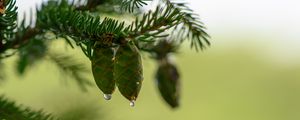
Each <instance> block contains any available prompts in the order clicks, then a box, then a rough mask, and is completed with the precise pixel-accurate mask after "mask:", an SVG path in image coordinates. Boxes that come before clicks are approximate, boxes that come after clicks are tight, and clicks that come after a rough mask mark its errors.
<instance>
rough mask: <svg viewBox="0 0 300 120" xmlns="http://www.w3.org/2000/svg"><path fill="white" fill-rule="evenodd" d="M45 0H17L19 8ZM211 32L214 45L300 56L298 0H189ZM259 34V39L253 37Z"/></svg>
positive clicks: (286, 57) (288, 58)
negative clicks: (251, 45)
mask: <svg viewBox="0 0 300 120" xmlns="http://www.w3.org/2000/svg"><path fill="white" fill-rule="evenodd" d="M41 2H42V0H17V4H18V6H19V10H20V11H24V10H26V9H27V10H28V8H29V7H35V4H40V3H41ZM187 2H188V3H190V6H191V8H192V9H193V10H195V12H196V13H198V14H199V15H200V18H201V20H202V21H203V22H204V23H205V26H206V27H207V28H208V30H207V31H208V33H209V34H210V35H211V36H212V44H213V45H215V46H218V45H220V46H227V47H228V46H232V45H233V46H239V45H243V44H249V42H250V43H251V42H252V41H255V43H258V44H256V45H257V46H259V47H261V48H264V50H263V51H262V52H261V53H262V54H263V56H265V54H267V55H269V56H275V57H276V58H275V59H277V60H280V59H282V60H285V61H286V62H290V61H293V60H294V61H295V62H297V61H298V60H299V58H300V54H299V52H298V51H300V40H299V39H300V23H298V22H299V21H300V7H299V5H300V1H299V0H187ZM251 38H257V39H251Z"/></svg>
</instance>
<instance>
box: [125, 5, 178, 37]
mask: <svg viewBox="0 0 300 120" xmlns="http://www.w3.org/2000/svg"><path fill="white" fill-rule="evenodd" d="M178 13H179V11H178V10H173V9H172V8H171V7H169V6H167V7H165V8H163V7H160V6H157V7H156V9H155V10H154V12H153V11H149V12H148V13H146V14H144V15H143V17H142V18H141V19H139V18H136V20H135V21H134V22H133V23H132V24H131V26H130V31H131V32H130V33H129V36H128V37H129V38H132V39H137V40H141V41H153V40H154V38H161V37H166V36H168V34H167V33H165V31H166V30H168V29H170V28H171V27H173V26H175V25H177V24H178V20H180V19H181V16H179V15H178ZM162 33H164V35H162Z"/></svg>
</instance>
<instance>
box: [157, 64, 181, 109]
mask: <svg viewBox="0 0 300 120" xmlns="http://www.w3.org/2000/svg"><path fill="white" fill-rule="evenodd" d="M155 77H156V82H157V87H158V89H159V92H160V94H161V96H162V97H163V99H164V100H165V101H166V102H167V103H168V104H169V105H170V106H171V107H172V108H176V107H178V106H179V97H180V82H179V73H178V70H177V68H176V67H175V66H174V65H173V64H171V63H169V62H168V61H163V62H162V63H160V65H159V68H158V70H157V72H156V76H155Z"/></svg>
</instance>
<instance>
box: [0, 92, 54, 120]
mask: <svg viewBox="0 0 300 120" xmlns="http://www.w3.org/2000/svg"><path fill="white" fill-rule="evenodd" d="M0 119H1V120H57V119H56V118H54V117H53V116H52V115H50V114H47V113H45V112H43V111H41V110H40V111H34V110H31V109H30V108H28V107H24V106H20V105H16V103H15V102H13V101H11V100H8V99H6V98H5V97H4V96H3V95H2V96H0Z"/></svg>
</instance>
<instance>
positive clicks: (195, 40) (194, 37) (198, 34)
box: [164, 0, 210, 51]
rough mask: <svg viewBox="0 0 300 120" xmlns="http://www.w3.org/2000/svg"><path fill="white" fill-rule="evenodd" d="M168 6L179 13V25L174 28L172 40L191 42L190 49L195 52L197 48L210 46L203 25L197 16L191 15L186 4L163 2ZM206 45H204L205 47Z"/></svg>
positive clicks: (168, 0)
mask: <svg viewBox="0 0 300 120" xmlns="http://www.w3.org/2000/svg"><path fill="white" fill-rule="evenodd" d="M164 1H165V3H166V4H167V5H168V6H171V7H172V8H174V9H176V10H178V11H180V12H179V14H180V15H181V16H182V17H181V20H180V21H181V24H178V25H177V26H176V27H175V32H173V36H174V37H173V38H174V39H177V40H179V41H184V40H185V39H189V40H190V41H191V48H195V49H196V50H197V51H198V50H199V48H200V49H201V50H202V49H204V48H205V47H206V45H210V42H209V40H208V39H209V37H210V36H209V35H208V34H207V33H206V31H205V27H204V26H203V23H202V22H201V21H200V19H199V16H198V15H197V14H195V13H193V10H191V9H190V8H189V7H188V6H187V5H186V3H183V2H178V1H176V2H175V0H174V2H173V1H172V0H164ZM205 43H206V45H205Z"/></svg>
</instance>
